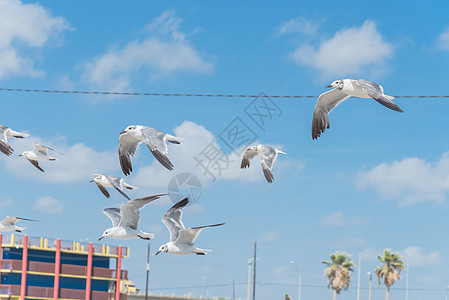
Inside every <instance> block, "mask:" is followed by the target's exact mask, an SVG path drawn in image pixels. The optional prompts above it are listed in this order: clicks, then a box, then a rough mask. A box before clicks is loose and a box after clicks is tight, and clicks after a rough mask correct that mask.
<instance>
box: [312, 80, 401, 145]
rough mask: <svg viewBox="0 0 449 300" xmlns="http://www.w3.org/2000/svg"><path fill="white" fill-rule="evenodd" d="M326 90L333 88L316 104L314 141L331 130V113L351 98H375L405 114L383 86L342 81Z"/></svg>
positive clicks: (368, 82)
mask: <svg viewBox="0 0 449 300" xmlns="http://www.w3.org/2000/svg"><path fill="white" fill-rule="evenodd" d="M326 88H333V89H332V90H330V91H327V92H325V93H323V94H321V95H320V96H319V97H318V100H317V102H316V106H315V111H314V112H313V121H312V139H317V138H318V137H319V136H320V135H321V133H323V132H324V130H326V127H327V128H328V129H329V127H330V124H329V116H328V115H329V113H330V112H331V111H332V110H333V109H334V108H335V107H336V106H337V105H338V104H340V103H341V102H343V101H345V100H346V99H348V98H349V97H351V96H353V97H359V98H373V99H374V100H376V101H377V102H379V103H380V104H382V105H383V106H385V107H388V108H389V109H392V110H394V111H397V112H404V111H403V110H402V109H400V108H399V106H397V105H396V104H395V103H394V102H393V101H391V100H392V99H394V97H392V96H388V95H385V94H384V89H383V87H382V86H381V85H379V84H377V83H374V82H371V81H368V80H364V79H358V80H355V79H342V80H336V81H334V82H332V83H331V84H330V85H328V86H326Z"/></svg>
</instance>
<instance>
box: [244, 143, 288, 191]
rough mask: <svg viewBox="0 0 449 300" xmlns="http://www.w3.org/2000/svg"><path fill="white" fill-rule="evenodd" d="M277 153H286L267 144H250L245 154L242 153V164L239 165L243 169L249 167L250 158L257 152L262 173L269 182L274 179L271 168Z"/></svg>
mask: <svg viewBox="0 0 449 300" xmlns="http://www.w3.org/2000/svg"><path fill="white" fill-rule="evenodd" d="M279 153H281V154H287V153H285V152H283V151H281V150H278V149H276V148H273V147H270V146H267V145H255V146H251V147H249V148H248V149H246V151H245V154H243V159H242V164H241V165H240V168H241V169H245V168H247V167H249V162H250V160H251V159H253V158H254V157H255V156H256V155H258V154H259V155H260V164H261V166H262V171H263V175H264V176H265V179H266V180H267V181H268V182H269V183H272V182H273V180H274V176H273V173H272V171H271V170H272V169H273V164H274V162H275V160H276V158H277V156H278V154H279Z"/></svg>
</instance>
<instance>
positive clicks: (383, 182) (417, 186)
mask: <svg viewBox="0 0 449 300" xmlns="http://www.w3.org/2000/svg"><path fill="white" fill-rule="evenodd" d="M448 169H449V152H446V153H444V154H443V155H442V156H441V157H440V159H439V160H438V161H437V162H436V163H429V162H426V161H424V160H421V159H419V158H416V157H410V158H404V159H402V160H401V161H395V162H393V163H391V164H388V163H382V164H380V165H378V166H376V167H374V168H372V169H371V170H369V171H366V172H360V173H359V174H358V175H357V178H356V184H357V186H358V187H359V188H361V189H367V188H372V189H374V190H376V191H377V192H378V193H379V195H380V197H381V198H384V199H392V200H395V201H398V205H399V206H400V207H404V206H408V205H414V204H419V203H424V202H434V203H435V204H443V203H444V202H445V201H446V193H447V192H448V191H449V174H448V172H447V170H448Z"/></svg>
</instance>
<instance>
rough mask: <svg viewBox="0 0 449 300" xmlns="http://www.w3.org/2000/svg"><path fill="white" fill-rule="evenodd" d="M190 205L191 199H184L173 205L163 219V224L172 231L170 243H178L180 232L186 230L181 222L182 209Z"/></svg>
mask: <svg viewBox="0 0 449 300" xmlns="http://www.w3.org/2000/svg"><path fill="white" fill-rule="evenodd" d="M187 203H189V198H184V199H182V200H181V201H179V202H178V203H176V204H175V205H173V206H172V207H171V208H170V209H169V210H168V211H167V212H166V213H165V214H164V217H163V218H162V222H163V223H164V224H165V226H167V228H168V231H170V242H174V241H176V239H177V238H178V234H179V232H180V230H183V229H185V226H184V224H183V223H182V221H181V218H182V209H183V208H184V207H185V206H186V205H187Z"/></svg>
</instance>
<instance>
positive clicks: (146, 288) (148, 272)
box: [145, 240, 151, 300]
mask: <svg viewBox="0 0 449 300" xmlns="http://www.w3.org/2000/svg"><path fill="white" fill-rule="evenodd" d="M150 241H151V240H148V252H147V279H146V285H145V300H147V299H148V279H149V277H150V245H151V243H150Z"/></svg>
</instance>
